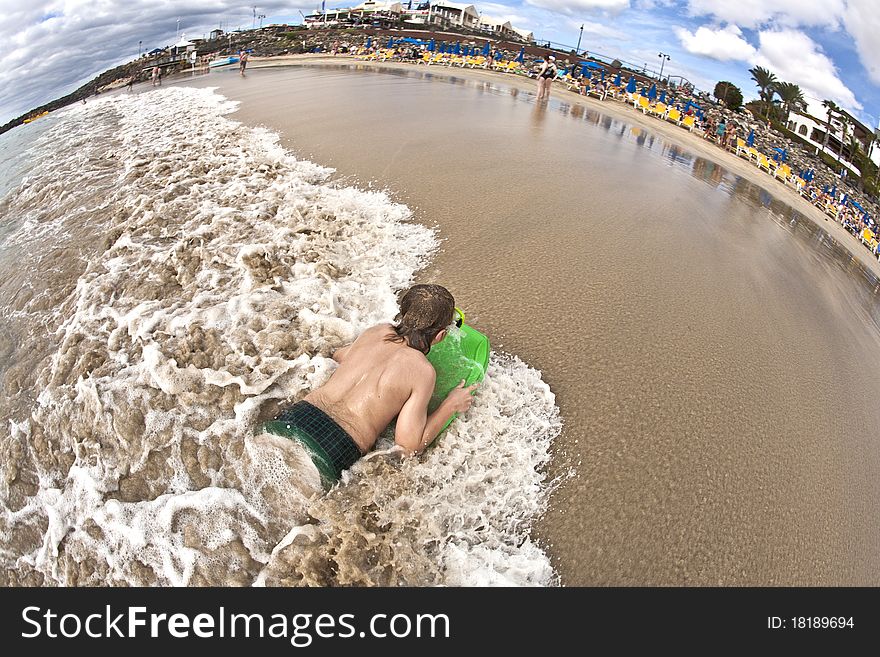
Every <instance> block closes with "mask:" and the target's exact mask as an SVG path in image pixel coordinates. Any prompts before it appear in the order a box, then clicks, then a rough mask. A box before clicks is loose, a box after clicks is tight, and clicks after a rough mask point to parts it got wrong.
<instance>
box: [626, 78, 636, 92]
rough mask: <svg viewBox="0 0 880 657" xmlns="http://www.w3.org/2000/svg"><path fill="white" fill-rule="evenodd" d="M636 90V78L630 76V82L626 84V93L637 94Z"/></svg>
mask: <svg viewBox="0 0 880 657" xmlns="http://www.w3.org/2000/svg"><path fill="white" fill-rule="evenodd" d="M635 90H636V76H634V75H630V76H629V82H627V83H626V91H627V93H635Z"/></svg>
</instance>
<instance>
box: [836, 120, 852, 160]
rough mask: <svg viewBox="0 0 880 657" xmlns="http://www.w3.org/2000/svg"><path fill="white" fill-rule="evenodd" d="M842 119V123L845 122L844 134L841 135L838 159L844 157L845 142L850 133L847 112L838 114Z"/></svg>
mask: <svg viewBox="0 0 880 657" xmlns="http://www.w3.org/2000/svg"><path fill="white" fill-rule="evenodd" d="M837 116H838V118H839V119H840V121H841V123H843V135H842V136H841V137H840V150H839V151H837V159H838V160H842V159H843V142H845V141H846V137H847V135H848V134H849V119H847V118H846V114H843V113H840V114H838V115H837Z"/></svg>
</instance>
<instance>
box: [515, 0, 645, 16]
mask: <svg viewBox="0 0 880 657" xmlns="http://www.w3.org/2000/svg"><path fill="white" fill-rule="evenodd" d="M526 4H527V5H532V6H533V7H540V8H541V9H548V10H550V11H554V12H559V13H561V14H577V13H579V12H582V11H588V12H589V11H597V10H599V11H602V10H604V11H610V12H620V11H623V10H624V9H629V0H526Z"/></svg>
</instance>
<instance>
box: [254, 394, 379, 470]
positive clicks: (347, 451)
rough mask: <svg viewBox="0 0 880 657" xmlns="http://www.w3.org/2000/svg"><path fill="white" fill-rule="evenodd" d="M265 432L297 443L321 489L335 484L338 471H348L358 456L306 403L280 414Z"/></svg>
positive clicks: (349, 442)
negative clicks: (316, 474)
mask: <svg viewBox="0 0 880 657" xmlns="http://www.w3.org/2000/svg"><path fill="white" fill-rule="evenodd" d="M266 430H267V431H270V432H271V433H274V434H277V435H280V436H286V437H287V438H295V439H296V440H298V441H299V442H300V443H301V444H302V445H303V447H305V448H306V451H307V452H308V453H309V455H310V456H311V457H312V462H314V464H315V466H316V467H317V468H318V472H320V473H321V480H322V481H323V483H324V485H325V487H329V486H332V485H333V484H334V483H336V482H337V481H339V478H340V477H341V476H342V471H343V470H347V469H348V468H350V467H351V466H352V465H354V464H355V462H356V461H357V460H358V459H359V458H360V457H361V456H362V454H361V450H360V448H359V447H358V446H357V443H356V442H355V441H354V440H353V439H352V437H351V436H349V435H348V432H346V431H345V430H344V429H343V428H342V427H340V426H339V425H338V424H336V422H335V421H334V420H333V418H332V417H330V416H329V415H327V414H326V413H325V412H324V411H322V410H321V409H320V408H318V407H317V406H313V405H312V404H310V403H308V402H307V401H300V402H297V403H296V404H294V405H293V406H291V407H290V408H287V409H285V410H283V411H282V412H281V413H280V414H279V415H278V417H276V418H275V419H274V420H272V421H271V422H267V423H266Z"/></svg>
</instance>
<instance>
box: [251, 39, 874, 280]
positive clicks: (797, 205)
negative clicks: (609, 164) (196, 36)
mask: <svg viewBox="0 0 880 657" xmlns="http://www.w3.org/2000/svg"><path fill="white" fill-rule="evenodd" d="M304 62H305V63H308V64H309V65H315V64H334V65H342V64H345V63H351V64H361V65H364V66H369V67H371V68H372V67H375V68H380V69H393V70H401V71H410V70H413V69H417V70H422V71H428V72H430V73H431V74H434V75H441V76H446V77H466V78H469V79H472V80H479V81H492V82H503V83H504V84H507V85H509V86H511V87H515V88H517V89H519V90H521V91H528V92H532V93H534V92H535V91H536V86H535V81H534V80H532V79H531V78H526V77H524V76H521V75H513V74H510V73H499V72H496V71H488V70H483V69H471V68H462V67H454V68H453V67H451V66H440V65H431V66H427V65H421V64H414V63H413V64H407V63H403V62H380V61H369V62H364V61H362V60H359V59H357V58H356V57H353V56H351V55H337V56H335V57H333V56H331V55H327V54H326V53H316V54H305V55H279V56H274V57H255V58H252V59H251V60H250V62H249V69H250V68H263V69H266V68H274V67H282V66H296V65H298V64H302V63H304ZM551 100H557V101H560V102H567V103H572V104H578V105H580V106H582V107H584V108H588V109H590V110H593V111H597V112H601V113H604V114H607V115H609V116H611V117H612V118H614V119H618V120H620V121H625V122H627V123H631V124H634V125H637V126H639V127H640V128H646V129H648V130H651V131H653V132H656V133H657V134H659V135H661V136H662V137H664V138H665V139H667V140H669V141H671V142H674V143H676V144H677V145H679V146H681V147H683V148H686V149H689V150H691V151H692V152H694V154H696V155H699V156H700V157H703V158H705V159H708V160H710V161H712V162H714V163H716V164H718V165H720V166H722V167H724V168H725V169H727V170H728V171H730V172H731V173H734V174H736V175H737V176H740V177H742V178H744V179H746V180H748V181H749V182H751V183H753V184H755V185H758V186H759V187H762V188H763V189H765V190H766V191H767V192H768V193H769V194H770V195H771V196H774V197H776V198H778V199H779V200H780V201H783V202H784V203H786V204H787V205H789V206H791V207H792V208H793V209H795V210H797V211H798V212H800V213H801V214H802V215H804V216H805V217H807V218H809V219H810V220H811V221H812V222H813V223H814V224H816V225H817V226H818V227H820V228H821V229H822V230H825V231H826V232H827V233H828V234H829V235H830V236H831V237H832V238H834V239H835V240H836V241H837V242H838V243H839V244H841V245H842V246H843V247H844V248H846V249H847V250H848V251H849V252H850V253H851V254H852V255H853V257H854V258H856V259H857V260H858V261H859V263H860V264H862V265H863V266H864V267H866V268H867V269H868V271H870V272H871V273H873V274H874V275H875V276H877V277H878V278H880V261H878V259H877V258H876V257H874V256H872V255H871V254H870V253H869V252H868V250H867V249H866V248H865V246H864V245H863V244H862V243H861V242H860V241H859V240H858V238H856V237H855V236H853V235H852V234H851V233H849V232H848V231H847V230H846V229H845V228H844V227H843V226H841V225H840V224H839V223H838V222H836V221H834V220H832V219H830V218H829V217H828V216H827V215H826V214H825V213H824V212H822V211H821V210H820V209H819V208H817V207H815V206H814V205H813V204H812V203H810V202H809V201H807V200H806V199H805V198H803V197H802V196H801V195H800V194H799V193H798V192H797V191H796V190H794V189H792V188H791V187H789V186H787V185H785V184H784V183H782V182H781V181H780V180H778V179H775V178H772V176H770V174H767V173H765V172H763V171H761V170H760V169H759V168H758V167H756V166H755V165H753V164H752V163H751V162H748V161H747V160H744V159H743V158H741V157H738V156H737V155H736V154H735V153H731V152H729V151H726V150H723V149H721V148H720V147H718V146H716V145H714V144H712V143H710V142H708V141H706V139H704V138H703V137H700V136H698V135H697V134H695V133H693V132H690V131H688V130H686V129H684V128H681V127H680V126H677V125H674V124H672V123H670V122H669V121H665V120H662V121H661V120H659V119H656V118H653V117H650V116H648V115H646V114H643V113H642V112H639V111H636V110H635V108H633V107H630V106H629V104H626V103H622V102H621V101H617V100H613V99H608V100H604V101H601V100H599V99H597V98H593V97H592V96H582V95H580V94H578V93H575V92H573V91H569V90H568V89H565V88H564V87H561V86H560V85H559V84H556V85H554V86H553V88H552V91H551Z"/></svg>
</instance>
